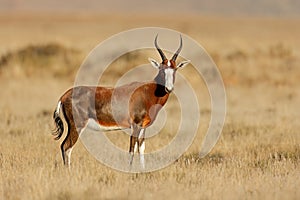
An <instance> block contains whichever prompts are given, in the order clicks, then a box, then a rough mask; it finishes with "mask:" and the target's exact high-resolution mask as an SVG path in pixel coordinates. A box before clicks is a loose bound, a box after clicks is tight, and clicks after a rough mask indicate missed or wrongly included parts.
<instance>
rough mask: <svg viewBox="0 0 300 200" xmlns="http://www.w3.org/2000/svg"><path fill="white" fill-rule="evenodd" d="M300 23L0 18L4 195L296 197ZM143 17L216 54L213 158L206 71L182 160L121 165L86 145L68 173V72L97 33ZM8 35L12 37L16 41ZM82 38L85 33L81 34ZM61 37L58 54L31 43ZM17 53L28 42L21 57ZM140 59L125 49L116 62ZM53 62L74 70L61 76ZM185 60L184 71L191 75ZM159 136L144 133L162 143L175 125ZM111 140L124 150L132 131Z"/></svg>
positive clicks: (299, 181) (151, 143) (0, 187)
mask: <svg viewBox="0 0 300 200" xmlns="http://www.w3.org/2000/svg"><path fill="white" fill-rule="evenodd" d="M186 21H189V23H185V22H186ZM298 22H299V21H297V20H290V21H285V20H280V19H277V20H275V19H262V20H259V19H241V20H237V19H221V18H200V17H199V18H191V17H186V18H182V19H180V20H179V21H178V22H176V23H175V22H174V21H173V20H171V19H168V18H166V19H163V20H161V21H160V22H159V23H156V21H155V20H153V19H152V18H149V17H145V18H141V19H131V18H126V17H118V16H114V17H110V18H108V17H106V18H105V20H104V19H103V18H101V17H99V16H98V17H95V18H88V17H86V18H83V19H80V18H74V19H73V18H72V17H69V18H63V19H62V20H58V19H57V18H56V19H54V20H51V19H48V18H45V19H44V21H43V22H42V21H41V20H37V19H33V18H32V17H28V19H27V21H26V24H25V25H26V26H25V25H24V24H23V22H22V21H21V19H20V18H18V17H13V18H8V17H4V16H2V18H1V20H0V33H1V37H0V40H1V42H2V43H3V46H2V47H1V49H0V51H1V52H2V54H1V55H0V56H2V60H3V58H5V59H6V60H7V61H6V62H5V63H3V62H2V64H1V66H0V70H1V74H0V89H1V99H0V109H1V116H2V118H1V119H2V120H0V136H1V138H2V139H1V140H0V199H166V198H170V199H171V198H172V199H299V198H300V192H299V191H300V190H299V185H300V143H299V141H300V134H299V128H300V125H299V123H298V121H299V118H300V114H299V109H298V107H299V106H298V105H299V104H300V92H299V86H300V82H299V80H300V69H299V67H298V66H299V65H300V49H299V46H300V45H299V40H297V37H296V36H298V35H299V33H300V29H299V28H297V27H298V26H296V25H297V24H299V23H298ZM126 24H127V25H126ZM128 24H131V25H128ZM194 24H199V26H198V27H195V26H194ZM142 25H144V26H149V25H152V26H153V25H156V26H158V25H160V26H168V27H169V28H175V29H177V30H180V31H183V32H185V33H187V34H190V35H191V36H192V37H194V38H196V39H197V40H198V41H199V42H200V43H204V45H205V47H206V48H207V49H208V51H209V52H210V53H211V54H212V56H213V58H214V60H215V61H216V62H217V64H218V66H219V69H220V71H221V73H222V75H223V77H224V81H225V85H226V90H227V100H228V102H227V106H228V107H227V120H226V124H225V126H224V131H223V134H222V137H221V139H220V141H219V142H218V144H217V145H216V147H215V148H214V150H213V151H212V152H211V153H210V154H209V156H207V157H206V158H204V159H199V158H198V157H197V153H198V152H199V147H200V144H201V141H202V137H203V134H204V133H205V131H206V129H207V125H208V120H209V118H210V113H209V109H210V107H209V96H208V94H207V91H205V88H204V85H203V83H201V81H200V82H199V83H198V82H197V86H198V89H199V90H200V94H198V96H199V98H200V100H201V105H202V107H201V108H202V110H201V112H202V113H201V114H202V118H201V125H200V128H199V131H198V132H199V134H198V136H197V137H196V139H195V141H194V143H193V144H192V146H191V147H190V148H189V150H188V151H187V152H186V153H185V154H184V155H183V156H182V157H181V158H180V159H179V160H177V161H176V162H175V163H174V164H172V165H171V166H169V167H167V168H165V169H162V170H159V171H156V172H152V173H145V174H127V173H121V172H117V171H115V170H112V169H110V168H108V167H106V166H103V165H102V164H100V163H98V162H97V161H96V160H95V159H94V158H93V157H92V156H91V155H90V154H89V153H88V152H87V151H86V150H85V148H84V146H83V145H82V144H81V143H78V144H76V148H75V149H74V151H73V157H72V161H73V163H72V167H71V171H68V170H67V169H65V168H64V167H63V166H62V162H61V157H60V152H59V143H57V142H54V141H53V140H52V137H51V134H50V132H51V129H52V128H53V126H52V125H53V124H52V119H51V115H52V110H53V109H54V107H55V104H56V101H57V99H58V98H59V96H60V95H61V94H62V93H63V92H64V91H65V90H66V89H67V88H68V87H71V86H72V79H73V78H74V76H73V75H68V76H67V75H66V74H68V73H69V72H70V71H73V70H74V69H76V66H74V65H76V63H78V62H79V63H80V60H81V59H82V54H84V53H85V52H88V51H89V50H90V49H91V48H92V47H93V46H94V45H96V44H97V42H99V41H101V40H103V39H104V38H105V37H108V36H109V35H110V34H113V33H116V32H118V31H121V30H124V29H127V28H131V27H133V26H142ZM99 26H101V27H99ZM13 27H15V29H17V31H16V30H15V29H13ZM25 27H28V28H29V29H26V28H25ZM236 27H239V28H236ZM87 29H88V30H87ZM12 34H13V35H14V36H15V37H16V39H15V40H12V39H9V38H11V35H12ZM83 36H85V37H86V38H87V39H86V41H85V40H83V41H82V40H79V39H80V38H83ZM6 38H8V39H6ZM253 40H255V42H253ZM13 41H14V42H13ZM42 41H43V42H42ZM76 41H78V42H76ZM53 42H54V43H55V44H56V45H54V46H55V48H56V50H55V51H54V53H53V54H46V55H45V54H44V53H43V54H42V55H40V54H34V53H32V52H35V51H36V48H41V47H43V48H42V49H47V48H49V46H50V47H51V45H52V44H53ZM41 44H42V45H41ZM65 46H68V48H67V47H65ZM21 52H27V53H24V55H25V56H24V58H22V59H21V56H22V55H23V53H21ZM42 52H44V50H43V51H42ZM77 52H79V53H77ZM83 52H84V53H83ZM21 54H22V55H21ZM8 55H10V56H8ZM36 56H37V57H36ZM132 57H135V56H134V55H126V56H125V59H124V60H125V61H124V60H121V61H120V62H127V61H126V59H127V60H130V59H128V58H132ZM70 58H71V59H70ZM73 58H74V60H73ZM139 59H140V58H139ZM41 63H43V64H45V66H44V67H40V65H41ZM130 63H131V64H132V65H134V63H132V62H131V61H130ZM16 65H18V66H19V67H20V68H21V69H23V70H22V71H21V72H18V73H13V71H11V67H16ZM56 65H57V66H61V67H62V68H63V69H64V70H66V71H64V72H63V73H61V74H59V75H57V73H59V71H56V70H57V68H55V67H53V66H56ZM66 66H70V68H68V69H65V67H66ZM69 70H70V71H69ZM112 70H113V71H112V72H106V73H107V77H109V76H111V77H109V79H111V80H110V81H112V82H113V81H114V80H115V79H116V77H117V76H119V75H120V72H119V71H118V70H114V68H112ZM184 70H185V71H183V72H182V73H183V74H185V75H189V74H191V73H192V71H191V70H190V69H184ZM75 71H76V70H75ZM75 71H74V72H75ZM48 74H49V75H48ZM71 76H72V77H71ZM109 79H108V81H109ZM191 80H194V79H191ZM201 92H203V93H201ZM173 107H174V108H175V107H176V99H173V100H172V99H171V101H170V102H168V109H170V110H172V109H174V108H173ZM169 120H172V119H169ZM173 123H176V122H173ZM169 126H172V124H171V125H169ZM159 136H160V137H159V138H158V137H154V138H151V139H149V140H148V141H147V145H148V146H147V149H146V151H148V152H149V151H151V150H152V149H155V148H157V146H155V144H157V142H158V140H159V139H162V140H161V143H159V142H158V144H159V145H162V144H164V142H166V141H168V140H169V139H170V137H172V134H171V133H170V131H169V130H168V129H167V128H166V129H164V130H163V131H162V132H161V134H160V135H159ZM110 138H111V139H112V140H114V141H115V142H116V143H117V144H118V145H120V146H123V147H124V148H126V147H127V145H128V140H129V138H128V137H127V136H126V135H120V137H118V135H117V134H115V135H112V136H110ZM118 138H122V139H123V140H122V141H120V140H118ZM116 140H117V141H116Z"/></svg>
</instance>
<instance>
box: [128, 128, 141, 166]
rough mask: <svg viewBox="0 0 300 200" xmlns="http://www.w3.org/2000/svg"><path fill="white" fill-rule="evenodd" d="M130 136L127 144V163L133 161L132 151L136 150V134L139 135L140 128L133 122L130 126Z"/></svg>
mask: <svg viewBox="0 0 300 200" xmlns="http://www.w3.org/2000/svg"><path fill="white" fill-rule="evenodd" d="M131 132H132V134H131V136H130V146H129V164H130V165H132V161H133V156H134V152H136V150H137V149H138V146H139V144H138V142H139V140H138V136H139V132H140V128H139V127H138V126H137V125H136V124H133V125H132V127H131Z"/></svg>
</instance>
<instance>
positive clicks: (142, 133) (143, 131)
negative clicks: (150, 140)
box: [139, 128, 145, 139]
mask: <svg viewBox="0 0 300 200" xmlns="http://www.w3.org/2000/svg"><path fill="white" fill-rule="evenodd" d="M144 133H145V129H144V128H143V129H141V130H140V133H139V139H140V138H143V137H144Z"/></svg>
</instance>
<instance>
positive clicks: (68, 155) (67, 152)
mask: <svg viewBox="0 0 300 200" xmlns="http://www.w3.org/2000/svg"><path fill="white" fill-rule="evenodd" d="M72 149H73V147H71V148H69V149H68V150H67V151H66V153H65V155H66V159H67V160H66V161H67V163H68V166H69V167H70V165H71V154H72Z"/></svg>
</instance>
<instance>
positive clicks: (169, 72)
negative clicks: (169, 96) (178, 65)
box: [165, 68, 174, 91]
mask: <svg viewBox="0 0 300 200" xmlns="http://www.w3.org/2000/svg"><path fill="white" fill-rule="evenodd" d="M173 75H174V69H171V68H168V69H165V81H166V83H165V87H166V88H167V89H168V90H169V91H172V90H173V87H174V84H173V82H174V81H173V78H174V76H173Z"/></svg>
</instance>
